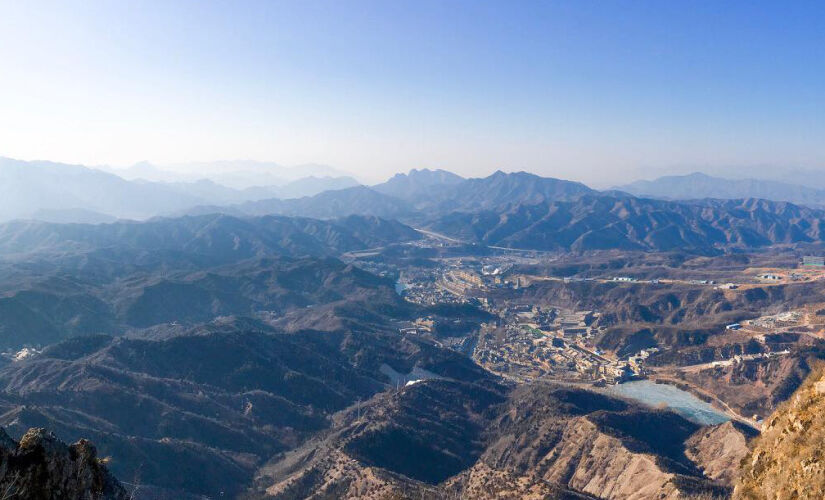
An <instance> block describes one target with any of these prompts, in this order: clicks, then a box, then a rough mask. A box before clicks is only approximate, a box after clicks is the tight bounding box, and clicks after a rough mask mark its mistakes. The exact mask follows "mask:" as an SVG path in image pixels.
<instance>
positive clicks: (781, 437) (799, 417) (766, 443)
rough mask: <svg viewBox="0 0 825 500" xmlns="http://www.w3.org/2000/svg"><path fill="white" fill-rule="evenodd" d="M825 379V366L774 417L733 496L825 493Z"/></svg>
mask: <svg viewBox="0 0 825 500" xmlns="http://www.w3.org/2000/svg"><path fill="white" fill-rule="evenodd" d="M823 408H825V378H823V372H822V367H821V366H820V367H819V368H818V369H816V370H815V371H814V373H812V374H811V376H809V377H808V379H807V380H806V382H805V383H804V384H803V385H802V386H801V387H800V388H799V389H797V391H796V392H795V393H794V394H793V395H792V396H791V397H790V399H788V401H786V402H785V403H784V404H783V405H782V406H781V407H780V408H779V409H778V410H777V411H776V412H775V413H774V414H773V415H771V416H770V417H769V418H767V419H766V420H765V423H764V424H763V426H762V435H761V436H760V437H759V438H757V439H756V441H755V443H754V445H753V447H752V450H751V452H750V453H749V454H748V456H747V457H746V458H745V459H744V460H743V461H742V472H741V476H740V479H739V482H738V483H737V485H736V489H735V491H734V495H733V498H734V499H737V500H757V499H768V498H799V499H811V500H813V499H818V498H823V497H825V463H824V462H823V457H822V443H823V442H824V441H825V412H823Z"/></svg>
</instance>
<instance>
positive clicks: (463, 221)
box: [429, 195, 825, 252]
mask: <svg viewBox="0 0 825 500" xmlns="http://www.w3.org/2000/svg"><path fill="white" fill-rule="evenodd" d="M823 219H825V212H823V211H822V210H816V209H812V208H807V207H801V206H797V205H793V204H790V203H784V202H772V201H766V200H756V199H749V200H707V201H705V202H673V201H662V200H651V199H645V198H634V197H632V196H623V197H622V196H604V195H591V196H585V197H582V198H579V199H578V200H574V201H559V202H552V203H547V202H545V203H539V204H534V205H517V206H514V207H513V208H511V209H509V210H505V211H482V212H476V213H463V212H454V213H451V214H448V215H445V216H443V217H441V218H438V219H436V220H435V221H433V222H432V223H431V224H430V225H429V228H430V229H432V230H434V231H436V232H441V233H445V234H448V235H451V236H454V237H457V238H460V239H464V240H466V241H474V242H479V243H484V244H487V245H495V246H504V247H512V248H523V249H537V250H557V251H562V250H575V251H585V250H607V249H625V250H653V251H669V250H676V249H683V250H689V251H698V252H712V251H714V250H716V251H718V250H721V249H724V248H734V247H738V248H755V247H762V246H767V245H772V244H776V243H797V242H822V241H825V226H823Z"/></svg>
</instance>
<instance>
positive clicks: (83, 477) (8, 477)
mask: <svg viewBox="0 0 825 500" xmlns="http://www.w3.org/2000/svg"><path fill="white" fill-rule="evenodd" d="M0 498H3V499H12V498H21V499H22V498H26V499H30V500H40V499H43V500H46V499H77V500H121V499H122V500H126V499H127V498H129V495H128V494H127V492H126V490H125V489H124V488H123V486H121V484H120V483H119V482H118V481H117V480H116V479H115V478H114V477H112V476H111V475H110V474H109V472H108V471H107V470H106V467H105V466H104V465H103V461H102V460H101V459H99V458H98V456H97V450H96V449H95V447H94V446H93V445H92V444H91V443H90V442H88V441H86V440H83V439H82V440H80V441H78V442H77V443H74V444H72V445H67V444H66V443H64V442H62V441H60V440H59V439H57V437H56V436H55V435H54V434H52V433H51V432H48V431H46V430H45V429H40V428H33V429H29V431H28V432H26V434H24V435H23V437H22V438H21V439H20V442H19V443H18V442H16V441H14V440H13V439H12V438H10V437H9V436H8V434H6V432H5V431H3V430H2V429H0Z"/></svg>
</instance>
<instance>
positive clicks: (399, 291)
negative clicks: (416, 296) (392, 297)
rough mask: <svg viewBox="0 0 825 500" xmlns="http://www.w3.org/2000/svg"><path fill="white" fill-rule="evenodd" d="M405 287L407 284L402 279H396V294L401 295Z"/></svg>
mask: <svg viewBox="0 0 825 500" xmlns="http://www.w3.org/2000/svg"><path fill="white" fill-rule="evenodd" d="M406 289H407V284H406V283H404V282H403V281H396V282H395V293H397V294H398V295H403V294H404V290H406Z"/></svg>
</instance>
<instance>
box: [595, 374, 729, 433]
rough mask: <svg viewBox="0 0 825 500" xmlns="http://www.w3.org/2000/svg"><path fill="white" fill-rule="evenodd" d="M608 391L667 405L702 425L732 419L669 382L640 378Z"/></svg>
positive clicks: (642, 400)
mask: <svg viewBox="0 0 825 500" xmlns="http://www.w3.org/2000/svg"><path fill="white" fill-rule="evenodd" d="M607 392H608V393H610V394H615V395H617V396H624V397H626V398H629V399H634V400H636V401H639V402H641V403H644V404H646V405H649V406H654V407H657V406H662V405H665V406H667V407H668V408H670V409H671V410H673V411H675V412H676V413H678V414H680V415H682V416H683V417H685V418H687V419H689V420H692V421H694V422H696V423H698V424H702V425H714V424H721V423H722V422H727V421H728V420H730V417H728V416H727V415H726V414H725V413H724V412H722V411H721V410H717V409H716V408H714V407H713V406H711V405H710V404H709V403H705V402H704V401H702V400H701V399H699V398H697V397H696V396H694V395H693V394H691V393H689V392H686V391H683V390H681V389H679V388H677V387H674V386H672V385H668V384H657V383H655V382H651V381H650V380H639V381H637V382H627V383H624V384H619V385H614V386H610V387H609V388H608V389H607Z"/></svg>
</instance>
